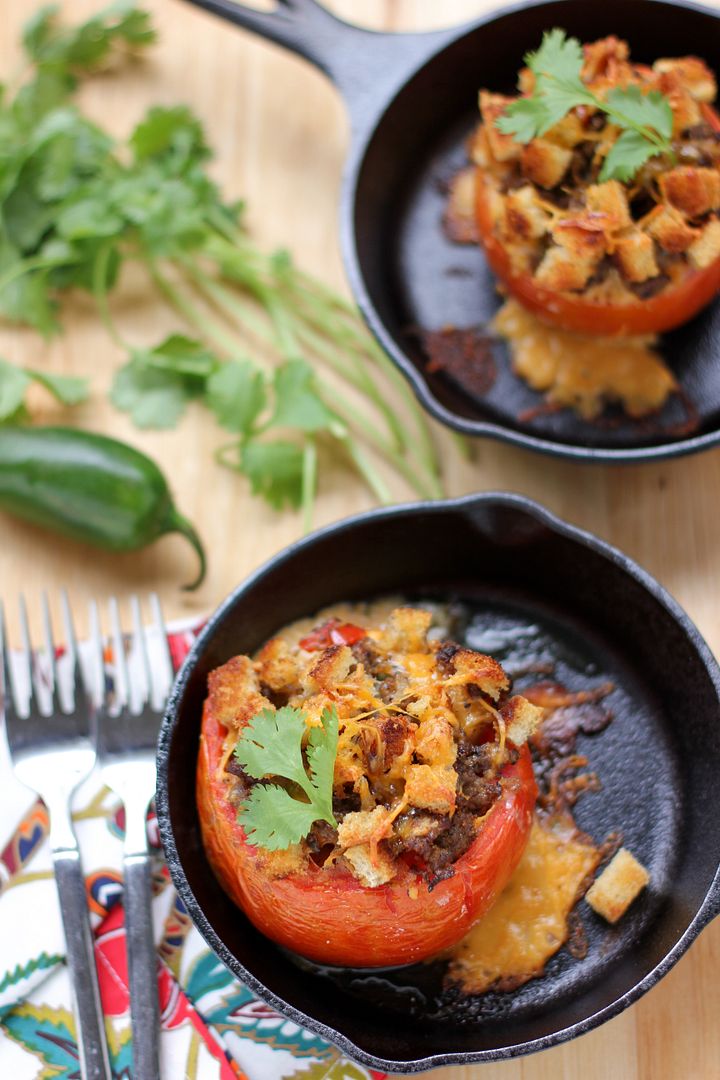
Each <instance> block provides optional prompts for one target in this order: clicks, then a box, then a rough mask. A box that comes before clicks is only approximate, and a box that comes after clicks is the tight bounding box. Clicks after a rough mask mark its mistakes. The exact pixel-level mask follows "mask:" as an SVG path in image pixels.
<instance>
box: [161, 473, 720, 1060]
mask: <svg viewBox="0 0 720 1080" xmlns="http://www.w3.org/2000/svg"><path fill="white" fill-rule="evenodd" d="M482 506H490V507H492V506H497V507H503V508H509V509H514V510H515V511H517V512H520V514H523V515H525V516H528V517H530V518H532V519H534V520H535V521H537V522H538V523H539V524H541V525H542V526H544V527H545V528H547V529H549V530H550V531H551V532H553V533H555V534H557V535H560V536H563V537H565V538H567V539H569V540H571V541H572V542H574V543H577V544H579V545H580V546H581V547H585V548H589V549H590V550H591V551H593V552H595V553H596V554H598V555H600V556H602V557H604V558H606V559H608V560H609V561H610V562H612V563H613V564H614V565H615V566H616V567H618V568H619V569H620V570H621V571H624V572H625V573H627V574H629V575H630V576H631V577H632V578H634V579H635V581H636V582H637V583H638V584H639V585H640V586H641V587H643V588H644V589H645V590H646V591H647V592H649V593H650V595H651V596H652V597H653V598H654V599H655V600H656V601H657V602H658V603H660V604H661V605H662V606H663V607H664V608H665V609H666V611H667V613H668V614H669V616H670V617H671V618H672V619H673V620H674V621H675V622H676V623H677V624H678V625H679V627H680V629H681V630H682V632H683V633H684V635H685V636H686V637H687V638H688V640H689V642H690V643H691V644H692V646H693V647H694V648H695V650H696V651H697V653H698V656H699V659H700V660H701V662H702V664H703V666H704V668H705V670H706V672H707V674H708V676H709V678H710V680H711V682H712V685H713V687H714V688H715V691H716V693H717V695H718V700H719V701H720V666H719V665H718V662H717V661H716V660H715V657H714V656H713V654H712V652H711V651H710V648H709V647H708V645H707V643H706V642H705V639H704V638H703V636H702V635H701V633H700V631H699V630H698V628H697V626H696V625H695V624H694V622H693V621H692V620H691V619H690V617H689V616H688V615H687V613H686V612H685V611H684V609H683V608H682V607H681V606H680V604H679V603H678V602H677V601H676V600H675V599H674V597H673V596H672V595H671V594H670V593H669V592H668V591H667V590H666V589H665V588H664V586H662V585H661V584H660V583H659V582H658V581H657V580H656V579H655V578H654V577H652V575H651V574H649V573H648V571H646V570H645V569H643V568H642V567H641V566H640V565H639V564H638V563H636V562H635V561H634V560H633V559H631V558H630V556H628V555H626V554H624V553H623V552H622V551H620V550H619V549H618V548H616V547H614V546H613V545H611V544H609V543H607V542H606V541H605V540H602V539H600V538H599V537H598V536H595V535H594V534H593V533H591V532H588V531H587V530H585V529H582V528H580V527H578V526H576V525H572V524H570V523H569V522H566V521H564V520H563V519H562V518H559V517H558V516H557V515H555V514H554V513H552V512H551V511H549V510H547V509H546V508H545V507H543V506H542V505H540V504H539V503H537V502H535V501H534V500H532V499H528V498H527V497H525V496H523V495H517V494H512V493H506V492H495V491H493V492H483V493H478V494H474V495H466V496H461V497H459V498H454V499H444V500H438V501H436V502H424V501H418V502H413V503H406V504H402V505H400V506H391V507H380V508H377V509H373V510H369V511H365V512H364V513H360V514H356V515H353V516H352V517H350V518H344V519H342V520H341V521H339V522H334V523H332V524H330V525H327V526H325V527H324V528H322V529H319V530H317V531H316V532H314V533H312V534H311V535H310V536H307V537H303V538H302V539H300V540H298V541H296V542H295V543H294V544H291V545H290V546H289V547H287V548H284V549H283V550H281V551H280V552H278V553H277V554H275V555H274V556H272V557H271V558H270V559H268V560H267V561H266V562H265V563H263V565H262V566H260V567H259V568H258V569H257V570H255V571H254V572H253V573H252V574H250V575H249V576H248V577H247V578H245V579H244V581H242V582H241V583H240V584H239V585H238V586H237V587H236V588H235V589H234V590H233V591H232V592H231V593H230V594H229V595H228V596H227V597H226V598H225V600H224V601H223V602H222V603H221V604H220V605H219V607H218V608H217V609H216V611H215V612H214V613H213V614H212V615H211V617H210V618H209V619H208V621H207V623H206V625H205V626H204V628H203V630H202V631H201V633H200V634H199V636H198V638H197V639H196V641H195V643H194V645H193V647H192V649H191V651H190V652H189V654H188V655H187V657H186V659H185V661H184V662H183V665H182V667H181V669H180V671H179V672H178V674H177V677H176V679H175V683H174V685H173V688H172V690H171V693H170V696H169V698H168V703H167V708H166V712H165V716H164V718H163V722H162V726H161V729H160V735H159V741H158V756H157V765H158V772H157V775H158V779H157V795H156V813H157V820H158V826H159V830H160V837H161V840H162V845H163V849H164V852H165V857H166V860H167V864H168V868H169V870H170V873H171V877H172V880H173V883H174V885H175V888H176V889H177V891H178V894H179V896H180V898H181V900H182V901H183V903H184V904H185V906H186V908H187V911H188V914H189V915H190V917H191V919H192V921H193V923H194V924H195V926H196V927H197V928H198V930H199V931H200V933H201V934H202V936H203V937H204V939H205V941H206V942H207V944H208V945H209V946H210V948H211V949H212V950H213V952H214V953H215V954H216V955H217V956H218V957H219V958H220V960H221V961H222V962H223V963H224V964H225V965H226V967H228V968H229V969H230V970H231V971H232V973H233V974H234V975H235V976H236V977H238V978H239V979H240V980H241V981H242V982H243V983H245V984H246V985H247V986H248V987H249V988H250V989H251V990H252V991H253V993H255V994H256V995H257V996H258V997H260V998H261V999H262V1000H264V1001H265V1002H267V1003H268V1004H269V1005H271V1006H272V1007H273V1008H275V1009H276V1010H277V1011H278V1012H280V1013H282V1014H283V1015H284V1016H286V1017H288V1018H289V1019H290V1020H291V1021H293V1022H294V1023H296V1024H299V1025H300V1026H301V1027H306V1028H308V1030H310V1031H313V1032H314V1033H315V1034H317V1035H320V1036H321V1037H322V1038H325V1039H326V1040H327V1041H328V1042H330V1043H332V1044H333V1045H335V1046H338V1047H339V1048H340V1049H341V1050H342V1051H343V1052H345V1053H346V1054H348V1056H349V1057H350V1058H352V1059H354V1060H355V1061H358V1062H360V1063H361V1064H363V1065H366V1066H368V1067H370V1068H375V1069H383V1070H387V1071H390V1072H393V1073H396V1074H407V1073H413V1072H424V1071H426V1070H428V1069H433V1068H437V1067H438V1066H440V1065H462V1064H470V1063H476V1062H482V1061H498V1060H505V1059H509V1058H513V1057H520V1056H522V1055H525V1054H530V1053H535V1052H537V1051H540V1050H545V1049H549V1048H550V1047H552V1046H556V1045H558V1044H560V1043H563V1042H567V1041H568V1040H569V1039H573V1038H576V1037H577V1036H579V1035H583V1034H586V1033H587V1032H589V1031H591V1030H592V1029H594V1028H596V1027H598V1026H599V1025H600V1024H603V1023H605V1021H607V1020H610V1019H612V1018H613V1017H614V1016H617V1015H618V1014H619V1013H620V1012H622V1011H623V1010H624V1009H626V1008H627V1007H628V1006H629V1005H631V1004H633V1003H634V1002H635V1001H637V1000H638V999H639V998H640V997H642V996H643V994H645V993H647V991H648V990H650V989H651V988H652V987H653V986H654V985H655V984H656V983H657V982H658V981H659V980H660V979H661V978H662V977H663V976H664V975H665V974H666V973H667V972H668V971H669V970H670V969H671V968H672V967H673V966H674V965H675V964H676V963H677V961H678V960H679V959H680V957H681V956H682V955H683V954H684V953H685V952H686V951H687V949H688V948H689V947H690V945H691V944H692V942H693V941H694V940H695V938H696V937H697V936H698V934H699V933H700V931H701V930H702V929H703V928H704V927H705V926H706V925H707V924H708V923H709V922H710V921H711V919H712V918H713V917H714V916H715V915H717V914H718V913H719V911H720V864H719V865H718V868H717V870H716V872H715V876H714V877H713V880H712V882H711V883H710V885H709V887H708V889H707V892H706V894H705V898H704V900H703V902H702V904H701V905H700V907H699V908H698V909H697V911H696V914H695V916H694V917H693V919H692V921H691V922H690V924H689V925H688V927H687V929H686V930H685V932H684V933H683V934H682V935H681V936H680V937H679V938H678V939H677V941H676V942H675V944H674V945H673V947H672V948H671V949H670V950H669V951H668V952H667V953H666V954H665V956H664V957H663V959H662V960H661V961H660V962H659V963H658V964H657V965H656V966H655V967H654V968H653V969H652V970H651V971H649V972H648V973H647V974H646V975H645V976H644V977H643V978H642V979H641V980H640V981H639V982H637V983H636V984H635V985H634V986H633V987H631V988H630V989H629V990H628V991H626V993H625V994H622V995H621V996H620V997H618V998H617V999H616V1000H615V1001H613V1002H611V1003H610V1004H609V1005H608V1006H606V1007H605V1008H604V1009H600V1010H598V1011H597V1012H596V1013H592V1014H590V1015H589V1016H586V1017H584V1018H583V1019H582V1020H580V1021H578V1022H577V1023H575V1024H571V1025H570V1026H568V1027H566V1028H562V1029H560V1030H558V1031H554V1032H551V1033H549V1034H548V1035H544V1036H541V1037H540V1038H538V1039H531V1040H529V1041H527V1042H517V1043H511V1044H508V1045H507V1046H503V1047H499V1048H497V1049H490V1050H477V1051H457V1050H455V1051H453V1050H448V1051H446V1052H443V1053H439V1054H432V1055H429V1056H426V1057H420V1058H416V1059H413V1060H403V1061H396V1060H392V1059H389V1058H381V1057H379V1056H378V1055H376V1054H373V1053H371V1052H369V1051H367V1050H364V1049H363V1048H362V1047H360V1046H358V1045H357V1044H356V1043H354V1042H353V1041H352V1040H351V1039H350V1038H349V1037H348V1036H346V1035H344V1034H343V1033H342V1032H340V1031H338V1030H336V1029H334V1028H332V1027H330V1026H329V1025H327V1024H324V1023H322V1022H321V1021H318V1020H315V1019H314V1018H313V1017H312V1016H310V1015H308V1014H307V1013H305V1012H303V1011H302V1010H301V1009H298V1008H296V1007H295V1006H293V1005H289V1004H288V1003H287V1002H285V1001H284V1000H283V999H282V998H281V997H279V996H278V995H277V994H275V993H273V992H272V991H270V990H268V989H267V987H266V986H265V985H264V983H263V982H262V981H261V980H260V979H259V978H258V977H257V976H256V975H254V974H252V972H250V971H248V970H247V969H246V968H245V967H244V965H243V964H241V963H240V961H239V960H238V959H237V958H236V957H235V956H234V954H233V953H231V952H230V950H229V949H228V948H227V946H225V944H224V943H223V941H222V940H221V939H220V937H219V936H218V934H217V933H216V931H215V930H214V929H213V927H212V926H211V924H210V922H209V920H208V919H207V918H206V917H205V914H204V912H203V910H202V908H201V906H200V904H199V903H198V901H197V900H196V898H195V895H194V893H193V890H192V887H191V884H190V882H189V880H188V878H187V877H186V876H185V872H184V870H183V867H182V862H181V860H180V857H179V855H178V850H177V846H176V844H175V837H174V831H173V825H172V821H171V817H170V812H169V798H168V772H169V766H170V756H171V744H172V738H173V733H174V729H175V727H176V725H177V714H178V711H179V708H180V706H181V702H182V697H183V694H184V691H185V688H186V686H187V684H188V681H189V679H190V676H191V674H192V672H193V670H194V668H195V666H196V664H197V663H198V661H199V659H200V658H201V656H202V653H203V652H204V650H205V647H206V643H207V642H209V641H210V640H211V638H212V637H213V635H214V634H215V632H216V630H217V629H218V628H219V627H220V626H221V625H222V624H223V623H224V622H225V621H226V620H227V619H228V618H231V617H232V615H233V612H234V610H235V608H236V607H237V606H238V605H239V604H241V603H242V600H243V597H244V596H245V595H246V594H247V593H248V592H250V591H252V590H253V589H254V587H255V586H256V584H257V583H258V582H259V581H261V580H262V579H263V578H265V577H267V576H269V575H270V574H272V573H274V571H275V570H276V569H277V568H278V567H279V566H282V565H284V564H285V563H287V562H288V561H290V560H291V559H293V558H295V557H296V555H297V554H298V553H300V552H302V551H304V550H305V549H306V548H307V547H309V546H311V545H314V544H316V543H318V541H321V540H324V539H326V538H328V537H337V536H342V535H343V533H344V532H346V531H347V530H350V529H354V528H356V527H357V526H359V525H364V524H365V523H367V522H372V521H375V520H378V519H386V520H387V519H389V518H398V517H412V516H413V515H415V514H424V513H438V514H446V513H453V512H459V513H468V512H472V510H473V509H474V508H476V507H482ZM198 729H199V721H198Z"/></svg>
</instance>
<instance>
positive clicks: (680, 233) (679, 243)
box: [644, 206, 700, 255]
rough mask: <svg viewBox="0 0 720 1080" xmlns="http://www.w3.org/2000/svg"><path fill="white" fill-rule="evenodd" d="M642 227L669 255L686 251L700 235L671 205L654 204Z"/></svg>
mask: <svg viewBox="0 0 720 1080" xmlns="http://www.w3.org/2000/svg"><path fill="white" fill-rule="evenodd" d="M644 228H645V231H646V232H647V233H648V234H649V235H650V236H652V238H653V239H654V240H657V242H658V244H659V245H660V247H661V248H663V249H664V250H665V251H667V252H669V253H670V254H671V255H679V254H681V253H682V252H683V251H687V249H688V248H689V247H690V245H691V244H692V243H693V242H694V241H695V240H697V238H698V237H699V235H700V232H699V230H698V229H694V228H693V227H692V226H691V225H688V223H687V222H686V221H685V219H684V218H683V216H682V214H680V213H679V211H677V210H675V209H674V208H673V207H672V206H656V207H655V208H654V210H653V211H652V212H651V213H650V214H649V215H648V216H647V217H646V218H645V219H644Z"/></svg>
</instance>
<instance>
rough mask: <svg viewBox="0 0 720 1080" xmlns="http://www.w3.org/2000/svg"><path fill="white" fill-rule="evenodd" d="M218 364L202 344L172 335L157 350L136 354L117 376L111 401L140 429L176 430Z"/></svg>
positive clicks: (143, 350) (111, 392) (134, 353)
mask: <svg viewBox="0 0 720 1080" xmlns="http://www.w3.org/2000/svg"><path fill="white" fill-rule="evenodd" d="M218 364H219V361H218V360H217V359H216V357H215V356H214V355H213V354H212V353H211V352H210V350H209V349H207V348H206V347H205V346H204V345H203V344H202V342H200V341H196V340H195V339H194V338H189V337H185V335H184V334H171V335H170V336H169V337H167V338H165V340H164V341H162V342H161V343H160V344H159V345H156V346H155V348H154V349H136V350H135V352H133V354H132V359H131V360H130V362H129V363H128V364H125V366H124V367H122V368H120V370H119V371H118V372H117V373H116V375H115V379H114V381H113V385H112V390H111V391H110V400H111V401H112V402H113V404H114V405H115V407H116V408H118V409H120V410H121V411H122V412H128V413H130V415H131V417H132V419H133V422H134V423H135V425H136V426H137V427H139V428H155V429H157V430H163V429H168V428H173V427H175V425H176V424H177V422H178V420H179V419H180V417H181V416H182V415H183V413H184V412H185V408H186V406H187V404H188V402H189V401H191V400H192V399H193V398H197V397H199V396H200V395H201V394H202V393H203V391H204V389H205V384H206V382H207V379H208V378H209V377H210V375H212V373H213V372H214V371H215V370H216V368H217V367H218Z"/></svg>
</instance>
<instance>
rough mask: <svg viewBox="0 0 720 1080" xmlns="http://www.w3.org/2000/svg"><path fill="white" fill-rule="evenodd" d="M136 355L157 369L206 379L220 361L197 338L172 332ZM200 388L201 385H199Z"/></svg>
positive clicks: (147, 364)
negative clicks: (150, 347)
mask: <svg viewBox="0 0 720 1080" xmlns="http://www.w3.org/2000/svg"><path fill="white" fill-rule="evenodd" d="M136 356H139V357H141V358H142V362H143V363H144V364H145V365H146V366H147V367H150V368H153V369H154V370H156V371H168V372H172V373H173V374H175V375H182V376H190V377H197V378H199V379H206V378H207V377H208V376H209V375H212V373H213V372H214V371H215V370H216V368H217V367H218V364H219V361H218V360H217V359H216V357H215V356H214V355H213V354H212V353H211V352H210V350H209V349H208V348H207V347H206V346H205V345H203V343H202V342H201V341H197V340H196V339H195V338H189V337H186V336H185V334H170V335H169V337H166V338H165V340H164V341H162V342H161V343H160V344H159V345H156V346H155V348H154V349H144V350H142V351H138V353H136ZM198 389H199V387H198Z"/></svg>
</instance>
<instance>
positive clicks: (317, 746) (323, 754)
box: [306, 709, 338, 821]
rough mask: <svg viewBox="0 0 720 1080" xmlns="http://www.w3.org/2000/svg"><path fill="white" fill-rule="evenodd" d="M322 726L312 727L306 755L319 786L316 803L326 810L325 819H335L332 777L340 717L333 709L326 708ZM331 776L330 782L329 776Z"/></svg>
mask: <svg viewBox="0 0 720 1080" xmlns="http://www.w3.org/2000/svg"><path fill="white" fill-rule="evenodd" d="M320 719H321V720H322V728H318V727H313V728H310V735H309V736H308V741H307V748H306V757H307V762H308V766H309V768H310V775H311V777H312V779H313V782H314V783H315V785H316V786H317V788H318V796H317V798H316V804H317V805H318V807H322V808H323V809H324V811H325V813H324V814H323V819H324V820H325V821H332V820H334V817H333V809H332V777H333V774H334V770H335V758H336V757H337V745H338V718H337V713H336V712H335V710H334V709H333V710H332V711H331V710H329V709H325V710H324V711H323V714H322V716H321V718H320ZM328 776H329V777H330V782H329V783H328V781H327V777H328Z"/></svg>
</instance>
